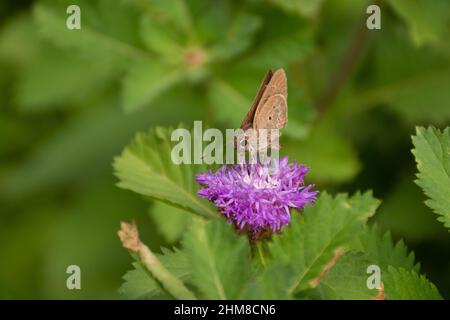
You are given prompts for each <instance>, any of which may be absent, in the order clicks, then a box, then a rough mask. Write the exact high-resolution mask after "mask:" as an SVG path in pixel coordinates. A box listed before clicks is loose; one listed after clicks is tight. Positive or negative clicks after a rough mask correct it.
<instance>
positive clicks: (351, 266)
mask: <svg viewBox="0 0 450 320" xmlns="http://www.w3.org/2000/svg"><path fill="white" fill-rule="evenodd" d="M371 264H372V262H371V261H370V260H368V259H367V257H366V256H365V255H364V253H361V252H348V253H347V254H345V255H344V256H343V257H342V258H341V259H339V260H338V261H337V262H336V264H335V265H334V266H333V268H331V270H330V271H329V272H328V273H327V274H326V275H325V277H324V278H323V279H322V280H321V281H320V285H319V288H318V292H319V293H320V297H321V298H322V299H332V300H337V299H339V300H341V299H342V300H368V299H374V298H375V297H376V295H377V293H378V292H377V290H376V289H375V290H374V289H369V288H368V287H367V284H366V281H367V278H368V274H367V272H366V270H367V267H368V266H370V265H371Z"/></svg>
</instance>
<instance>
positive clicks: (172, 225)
mask: <svg viewBox="0 0 450 320" xmlns="http://www.w3.org/2000/svg"><path fill="white" fill-rule="evenodd" d="M149 215H150V217H151V218H152V219H153V221H154V222H155V224H156V225H157V226H158V230H159V232H160V233H161V235H162V236H163V237H164V239H165V240H166V241H167V242H168V243H175V242H176V241H177V240H178V239H179V238H180V237H181V235H182V234H183V233H184V231H185V230H186V228H187V227H188V225H189V224H190V222H191V220H192V216H191V215H189V212H187V211H186V210H183V209H180V208H177V207H173V206H170V205H168V204H166V203H164V202H162V201H155V203H153V204H152V205H151V206H150V208H149Z"/></svg>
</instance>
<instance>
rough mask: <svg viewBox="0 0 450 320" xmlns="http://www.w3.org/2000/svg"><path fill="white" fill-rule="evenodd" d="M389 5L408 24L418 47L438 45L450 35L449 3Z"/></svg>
mask: <svg viewBox="0 0 450 320" xmlns="http://www.w3.org/2000/svg"><path fill="white" fill-rule="evenodd" d="M388 3H389V4H390V5H391V6H392V7H393V8H394V10H395V11H396V12H397V13H398V14H399V15H400V16H401V17H402V18H403V19H404V20H405V21H406V22H407V24H408V25H409V28H410V29H411V30H410V31H411V36H412V38H413V40H414V42H415V43H416V44H417V45H423V44H426V43H431V44H437V43H438V42H439V41H440V40H441V39H443V38H444V37H445V36H446V35H447V34H448V30H449V29H448V23H449V21H450V3H449V2H448V1H446V0H435V1H427V0H390V1H388Z"/></svg>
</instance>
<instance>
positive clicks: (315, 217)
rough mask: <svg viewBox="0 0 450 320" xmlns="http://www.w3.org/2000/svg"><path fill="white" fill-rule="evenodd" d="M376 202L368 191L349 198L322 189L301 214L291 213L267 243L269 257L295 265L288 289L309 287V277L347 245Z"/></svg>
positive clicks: (361, 226)
mask: <svg viewBox="0 0 450 320" xmlns="http://www.w3.org/2000/svg"><path fill="white" fill-rule="evenodd" d="M378 205H379V201H378V200H376V199H374V198H373V197H372V194H371V193H370V192H367V193H365V194H363V195H361V194H359V193H357V194H355V195H354V196H353V197H350V198H349V197H348V196H347V195H344V194H340V195H338V196H336V197H335V198H332V197H331V196H330V195H328V194H327V193H325V192H323V193H322V194H321V195H320V197H319V198H318V199H317V202H316V204H315V205H314V206H313V207H307V208H306V209H305V211H304V218H303V217H301V216H300V217H299V216H293V217H292V221H291V223H290V224H289V226H288V227H287V228H286V229H285V230H284V231H283V233H282V234H281V235H279V236H277V237H274V239H273V242H272V243H270V246H269V249H270V254H271V259H272V261H277V262H286V263H290V264H291V265H292V266H293V267H294V269H295V272H296V276H295V280H294V281H292V282H291V283H290V285H289V289H288V292H290V293H293V292H297V291H298V290H302V289H306V288H308V287H311V284H310V281H311V280H312V279H313V278H315V277H317V276H318V275H319V274H320V272H321V271H322V270H323V269H324V267H325V266H326V265H327V263H328V262H329V261H330V260H331V259H332V258H333V256H334V253H335V250H336V249H338V248H340V247H344V248H345V247H348V246H349V243H350V241H351V240H353V239H354V238H355V237H356V236H357V235H358V234H359V233H360V232H361V231H362V230H363V226H364V224H365V222H366V220H367V219H368V218H369V217H371V216H372V215H373V214H374V213H375V210H376V208H377V207H378Z"/></svg>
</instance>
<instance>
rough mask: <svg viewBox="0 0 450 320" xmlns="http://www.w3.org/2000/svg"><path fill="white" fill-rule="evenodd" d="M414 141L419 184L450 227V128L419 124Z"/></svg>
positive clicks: (440, 218) (430, 203) (432, 207)
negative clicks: (426, 126) (440, 128)
mask: <svg viewBox="0 0 450 320" xmlns="http://www.w3.org/2000/svg"><path fill="white" fill-rule="evenodd" d="M412 140H413V144H414V150H413V151H412V152H413V154H414V156H415V157H416V162H417V169H418V170H419V173H418V174H417V178H418V179H417V181H416V183H417V184H418V185H419V186H420V187H421V188H422V189H423V191H424V192H425V194H426V195H427V196H428V197H429V198H430V199H429V200H427V201H426V202H425V203H426V205H427V206H429V207H430V208H431V209H433V211H434V212H435V213H437V214H439V215H440V217H439V218H438V220H439V221H441V222H442V223H443V224H444V225H445V226H446V227H447V228H450V128H446V129H445V130H444V131H440V130H439V129H436V128H433V127H429V128H427V129H425V128H423V127H418V128H417V129H416V135H415V136H413V137H412Z"/></svg>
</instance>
